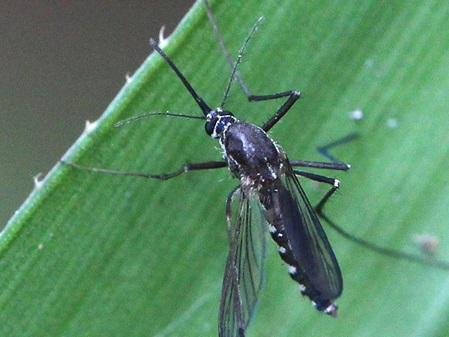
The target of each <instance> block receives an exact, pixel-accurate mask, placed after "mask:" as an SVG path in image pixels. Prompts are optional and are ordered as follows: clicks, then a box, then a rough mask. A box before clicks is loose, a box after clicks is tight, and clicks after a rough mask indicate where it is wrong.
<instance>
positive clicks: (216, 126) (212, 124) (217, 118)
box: [204, 108, 237, 138]
mask: <svg viewBox="0 0 449 337" xmlns="http://www.w3.org/2000/svg"><path fill="white" fill-rule="evenodd" d="M206 120H207V121H206V125H205V126H204V128H205V129H206V132H207V134H208V135H209V136H211V137H212V138H219V137H220V135H221V134H222V133H223V132H224V131H225V130H226V128H227V127H228V126H229V125H231V124H233V123H235V122H236V121H237V119H236V118H235V117H234V116H233V115H232V113H230V112H229V111H223V110H221V109H220V108H217V109H215V110H212V111H210V112H209V113H208V114H207V115H206Z"/></svg>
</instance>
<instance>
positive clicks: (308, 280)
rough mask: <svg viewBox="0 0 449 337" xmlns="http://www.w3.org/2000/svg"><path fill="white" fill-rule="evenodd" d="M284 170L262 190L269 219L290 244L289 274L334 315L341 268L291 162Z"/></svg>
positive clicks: (340, 289) (310, 296) (341, 285)
mask: <svg viewBox="0 0 449 337" xmlns="http://www.w3.org/2000/svg"><path fill="white" fill-rule="evenodd" d="M285 169H286V170H285V172H284V174H282V175H281V176H280V177H279V178H278V179H276V180H274V181H272V182H271V183H270V185H269V186H268V187H267V188H265V189H264V191H263V192H261V202H262V204H263V205H264V207H265V208H266V211H267V219H268V222H269V223H270V225H271V226H273V228H274V231H276V233H281V234H280V238H282V239H279V240H277V239H276V237H275V236H274V237H273V238H274V239H275V240H276V241H281V240H282V243H283V244H287V247H285V248H286V249H285V251H284V252H285V254H286V255H284V256H283V259H284V260H285V261H287V262H288V263H290V264H293V265H291V267H293V272H291V274H290V275H291V276H292V278H294V279H295V280H297V281H298V282H299V283H301V284H302V285H303V287H302V292H303V294H305V295H307V296H308V297H309V298H310V299H311V300H312V301H313V302H314V303H315V305H316V307H317V309H318V310H321V311H326V312H327V313H328V314H331V315H334V314H336V306H335V305H333V301H334V300H335V299H336V298H338V297H339V296H340V295H341V292H342V289H343V280H342V276H341V271H340V267H339V266H338V262H337V259H336V258H335V255H334V253H333V251H332V248H331V246H330V243H329V241H328V239H327V236H326V234H325V233H324V230H323V228H322V227H321V224H320V222H319V220H318V217H317V215H316V213H315V211H314V209H313V207H312V206H311V205H310V202H309V200H308V199H307V197H306V195H305V193H304V190H303V189H302V187H301V185H300V184H299V181H298V179H297V178H296V176H295V174H294V173H293V171H292V169H291V167H290V165H288V164H286V165H285ZM284 236H286V237H284ZM278 243H279V242H278ZM287 255H288V256H287ZM290 255H292V256H290Z"/></svg>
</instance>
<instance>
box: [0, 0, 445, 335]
mask: <svg viewBox="0 0 449 337" xmlns="http://www.w3.org/2000/svg"><path fill="white" fill-rule="evenodd" d="M213 12H214V14H215V16H216V19H217V21H218V24H219V26H220V28H221V30H222V33H223V35H224V38H225V41H226V43H227V46H228V48H229V50H230V52H231V54H232V55H236V54H237V51H238V50H239V48H240V47H241V45H242V43H243V41H244V39H245V38H246V36H247V34H248V32H249V30H250V29H251V27H252V26H253V24H254V23H255V22H256V20H257V18H258V17H259V16H261V15H263V16H265V18H266V20H265V22H264V23H263V25H262V26H261V28H260V29H259V32H258V33H257V34H256V36H255V37H254V38H253V40H252V41H251V43H250V45H249V47H248V49H247V52H246V54H245V57H244V62H243V64H242V65H241V67H240V69H239V70H240V72H241V74H242V76H243V77H244V78H245V80H246V82H247V85H248V86H249V87H250V89H251V90H252V92H253V93H256V94H269V93H274V92H280V91H285V90H290V89H297V90H301V91H302V92H303V94H304V95H303V99H301V100H300V101H299V102H298V103H297V104H296V105H295V107H294V108H293V109H292V111H291V112H289V114H288V115H287V116H286V117H285V119H283V120H282V121H281V122H280V123H279V124H278V125H276V127H275V128H274V129H273V131H272V132H271V135H272V136H273V138H274V139H276V140H277V141H279V143H280V144H282V146H283V147H284V149H285V150H286V152H287V153H288V154H289V156H290V158H291V159H305V160H322V158H321V157H320V156H319V154H317V153H316V151H315V148H316V146H319V145H324V144H326V143H328V142H331V141H333V140H335V139H338V138H339V137H342V136H344V135H346V134H348V133H350V132H354V131H356V132H358V134H359V135H360V138H359V139H357V140H355V141H353V142H351V143H348V144H344V145H342V146H340V147H339V148H337V149H335V151H334V152H335V153H334V155H336V156H337V157H338V158H340V159H341V160H343V161H345V162H348V163H350V164H352V167H353V169H352V170H351V171H350V172H349V173H338V172H337V173H335V172H328V173H326V174H328V175H330V176H338V178H339V179H340V180H341V182H342V187H341V189H340V190H339V193H338V194H337V196H335V197H334V198H333V199H332V200H331V202H330V204H329V205H328V207H327V208H326V211H327V214H328V215H329V216H331V217H332V219H333V220H334V221H336V222H337V223H338V224H340V225H341V226H343V227H344V228H345V229H346V230H348V231H350V232H351V233H353V234H356V235H359V236H361V237H364V238H368V239H370V240H372V241H374V242H376V243H379V244H382V245H384V246H386V247H390V248H396V249H401V250H405V251H409V252H411V253H416V254H420V251H419V249H418V247H417V246H416V244H414V242H413V236H414V235H417V234H422V233H430V234H432V235H435V237H436V238H439V239H440V241H441V243H440V247H439V250H438V252H437V255H438V256H440V257H441V258H442V259H444V258H446V259H449V244H448V242H447V240H446V238H447V236H448V234H449V226H447V225H446V224H447V219H448V217H449V210H448V207H447V205H448V204H449V200H448V199H449V187H448V186H449V184H448V183H447V172H446V169H447V167H448V165H449V156H448V151H449V141H448V140H449V139H448V138H449V136H448V134H449V133H448V130H449V118H448V117H447V111H448V110H449V95H448V94H447V88H448V87H449V75H448V74H449V57H448V56H449V55H448V50H449V36H448V34H447V32H448V31H449V20H448V17H449V4H447V3H445V2H431V1H427V2H416V3H411V2H406V1H383V2H380V1H354V0H353V1H347V2H344V3H342V2H338V1H331V0H322V1H313V2H311V1H298V0H295V1H293V0H286V1H282V2H274V1H255V0H249V1H245V2H237V1H234V0H233V1H226V2H224V1H223V2H221V3H218V1H217V3H214V4H213ZM165 50H166V52H167V53H168V54H169V55H170V57H171V58H172V59H173V60H174V62H175V63H176V64H177V65H178V66H179V68H180V69H181V71H182V72H183V73H184V74H185V76H186V77H187V78H188V79H189V81H190V82H191V83H192V85H193V86H194V88H195V89H196V90H197V91H198V93H199V94H200V95H201V96H202V97H203V98H204V99H205V100H206V102H208V103H209V104H210V105H212V106H214V105H218V104H219V103H220V102H221V100H222V95H223V91H224V88H225V86H226V82H227V80H228V78H229V67H228V65H227V64H226V61H225V59H224V57H223V55H222V53H221V51H220V48H219V46H218V43H217V41H216V39H215V36H214V34H213V31H212V29H211V27H210V23H209V22H208V20H207V17H206V14H205V10H204V6H203V5H202V4H201V3H197V4H196V5H195V6H194V8H193V9H192V11H191V12H189V13H188V14H187V16H186V18H185V19H184V20H183V21H182V23H181V24H180V26H179V27H178V29H177V30H176V32H175V33H174V34H173V36H172V37H171V39H170V41H169V44H168V46H167V47H166V49H165ZM280 104H281V102H264V103H248V102H247V101H246V99H245V97H244V95H243V94H242V93H241V91H240V88H238V86H235V87H234V88H233V90H232V91H231V96H230V99H229V101H228V104H227V106H226V108H227V109H229V110H231V111H233V112H234V113H235V115H236V116H238V117H239V118H242V119H244V120H248V121H251V122H254V123H256V124H259V125H260V124H261V123H262V122H263V121H265V120H266V119H267V118H268V117H269V116H271V115H272V114H273V112H274V111H276V109H277V108H278V107H279V105H280ZM357 109H360V110H362V111H363V113H364V118H363V119H362V120H360V121H354V120H351V119H350V117H349V114H350V112H351V111H354V110H357ZM165 111H170V112H173V113H185V114H192V115H200V111H198V108H197V106H196V105H195V102H194V101H193V100H192V98H191V97H190V96H189V94H188V93H187V92H186V90H185V89H184V88H183V87H182V84H181V83H180V81H179V80H178V79H177V78H176V76H175V75H174V74H173V72H172V71H171V70H170V69H169V67H168V66H167V64H165V63H164V62H163V60H162V59H161V57H160V56H158V55H155V54H152V55H151V56H150V57H149V58H148V60H146V61H145V62H144V64H143V65H142V67H141V68H140V69H139V70H138V71H137V72H136V74H134V75H133V77H132V78H131V79H130V81H129V83H127V85H126V86H125V87H124V88H123V90H122V91H121V92H120V93H119V94H118V96H117V97H116V99H115V100H114V101H113V102H112V103H111V105H110V106H109V107H108V109H107V110H106V112H105V113H104V115H103V117H102V118H101V119H100V120H99V121H97V122H96V124H94V126H93V127H91V128H90V129H89V130H88V131H86V132H85V133H84V134H83V135H82V136H81V138H80V139H79V140H78V141H77V142H76V143H75V144H74V146H73V147H72V148H71V149H70V150H69V151H68V153H67V154H66V156H65V157H64V158H65V159H66V160H67V161H71V162H76V163H80V164H83V165H86V166H92V167H100V168H105V169H114V170H122V171H130V172H145V173H154V174H158V173H165V172H172V171H174V170H176V169H177V168H179V167H180V166H181V165H182V164H183V163H186V162H201V161H206V160H219V159H220V156H221V154H220V152H219V151H217V149H216V148H217V143H216V141H215V140H213V139H210V138H208V137H207V136H206V134H205V133H204V129H203V124H202V122H201V121H198V120H186V119H180V118H174V117H151V118H148V119H146V120H142V121H140V122H134V123H131V124H128V125H125V126H122V127H120V128H114V123H116V122H118V121H120V120H123V119H125V118H129V117H131V116H136V115H140V114H143V113H146V112H165ZM301 181H303V180H301ZM236 184H237V181H235V180H232V179H231V178H230V175H229V173H228V172H227V170H224V169H223V170H215V171H204V172H190V173H188V174H184V175H181V176H180V177H177V178H176V179H171V180H168V181H155V180H143V179H139V178H135V177H124V176H111V175H107V174H100V173H93V172H88V171H82V170H75V169H73V168H70V167H66V166H61V165H57V166H56V167H55V169H54V170H52V172H50V173H49V174H48V175H47V177H46V178H45V180H44V181H43V184H42V186H40V187H39V188H37V189H36V190H35V191H34V192H33V193H32V194H31V196H30V197H29V198H28V199H27V201H26V202H25V203H24V205H23V206H22V207H21V209H20V210H19V211H18V212H17V214H16V215H15V216H14V217H13V219H11V221H10V222H9V224H8V226H7V228H6V230H5V231H4V232H3V234H2V236H1V240H0V254H1V255H0V256H1V260H0V268H1V275H2V277H1V279H0V285H1V289H2V291H1V293H0V318H1V324H0V335H2V336H33V337H36V336H66V337H67V336H215V335H216V334H217V332H216V331H217V312H218V303H219V298H220V290H221V280H222V274H223V269H224V264H225V260H226V255H227V249H228V241H227V232H226V224H225V219H224V213H225V212H224V207H225V200H226V197H227V194H228V193H229V191H231V189H232V188H233V187H234V186H235V185H236ZM303 185H304V187H305V189H306V190H307V191H308V193H309V194H310V197H311V200H312V201H314V202H316V201H318V200H319V198H320V196H322V195H323V193H325V191H326V188H327V187H326V186H322V187H319V189H318V190H317V188H316V185H315V184H313V183H311V182H309V181H307V180H304V181H303ZM325 229H326V228H325ZM327 232H328V234H329V237H330V240H331V242H332V244H333V247H334V250H335V252H336V255H337V257H338V259H339V261H340V264H341V267H342V270H343V273H344V280H345V290H344V292H343V295H342V297H341V298H340V299H339V301H338V304H339V306H340V311H339V314H340V317H339V318H338V319H336V320H334V319H331V318H329V317H327V316H325V315H321V314H319V313H317V312H316V310H314V309H313V308H312V307H311V306H310V303H309V301H308V300H307V299H305V298H301V296H300V293H299V291H298V289H297V285H296V284H295V283H294V282H292V281H291V280H290V279H289V277H288V275H287V272H286V271H285V267H284V266H283V265H282V262H281V260H280V259H279V257H278V256H277V253H276V247H275V244H272V245H271V246H270V254H269V255H270V256H269V260H268V265H267V283H266V287H265V291H264V292H263V294H262V296H261V300H260V304H259V308H258V310H257V313H256V315H255V318H254V321H253V324H252V326H251V327H250V329H249V331H248V336H278V337H279V336H303V337H304V336H317V335H321V336H329V335H332V336H448V335H449V332H448V331H449V323H448V322H449V320H448V316H449V309H448V306H447V305H446V303H447V301H448V300H449V284H448V283H447V279H448V273H447V272H445V271H441V270H436V269H434V268H431V267H425V266H421V265H413V264H410V263H407V262H404V261H398V260H394V259H391V258H387V257H385V256H381V255H377V254H374V253H372V252H370V251H367V250H366V249H364V248H363V247H359V246H357V245H354V244H353V243H350V242H348V241H346V240H344V239H343V238H341V237H339V236H338V235H337V234H335V233H333V232H332V231H331V230H327Z"/></svg>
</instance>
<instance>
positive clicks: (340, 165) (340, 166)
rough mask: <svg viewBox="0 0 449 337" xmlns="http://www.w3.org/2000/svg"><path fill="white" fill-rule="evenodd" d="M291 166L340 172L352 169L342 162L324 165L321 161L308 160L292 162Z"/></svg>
mask: <svg viewBox="0 0 449 337" xmlns="http://www.w3.org/2000/svg"><path fill="white" fill-rule="evenodd" d="M289 163H290V165H291V166H299V167H311V168H317V169H327V170H340V171H347V170H349V169H350V168H351V165H348V164H345V163H342V162H332V163H324V162H320V161H307V160H290V161H289Z"/></svg>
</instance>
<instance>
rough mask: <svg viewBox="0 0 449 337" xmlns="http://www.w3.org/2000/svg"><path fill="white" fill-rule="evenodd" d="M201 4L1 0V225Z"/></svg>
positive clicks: (159, 0)
mask: <svg viewBox="0 0 449 337" xmlns="http://www.w3.org/2000/svg"><path fill="white" fill-rule="evenodd" d="M193 2H194V1H193V0H182V1H179V0H177V1H167V0H156V1H155V0H153V1H126V2H118V1H117V2H102V1H96V2H78V1H56V2H50V1H48V2H22V1H17V2H11V3H9V4H6V3H2V4H0V31H1V32H0V46H1V52H0V55H1V56H0V121H1V131H0V137H1V138H0V158H1V165H0V228H2V227H3V226H4V225H5V224H6V222H7V221H8V219H9V218H10V217H11V216H12V215H13V213H14V211H15V210H16V209H17V208H18V207H19V206H20V205H21V204H22V202H23V201H24V200H25V198H26V197H27V195H28V194H29V193H30V192H31V191H32V189H33V180H32V177H33V176H35V175H37V174H38V173H40V172H41V173H42V174H44V175H45V174H46V172H48V171H49V170H50V169H51V168H52V167H53V166H54V165H55V163H56V162H57V160H58V159H59V158H60V157H61V155H62V154H63V153H64V152H65V151H66V150H67V149H68V148H69V147H70V145H71V144H72V143H73V142H74V141H75V140H76V139H77V138H78V136H79V135H80V134H81V133H82V131H83V128H84V123H85V121H86V120H90V121H95V120H96V119H97V118H98V117H99V116H100V115H101V113H102V112H103V111H104V110H105V109H106V107H107V105H108V104H109V102H111V100H112V99H113V98H114V96H115V95H116V93H117V92H118V91H119V90H120V88H121V87H122V86H123V85H124V83H125V75H126V74H127V73H129V74H132V73H133V72H134V71H135V70H136V69H137V68H138V67H139V65H140V64H141V63H142V62H143V60H144V59H145V58H146V57H147V56H148V54H149V53H150V52H151V48H150V47H149V45H148V40H149V38H150V37H155V38H157V37H158V34H159V30H160V28H161V26H163V25H165V26H166V30H165V32H166V35H168V34H170V33H171V32H172V30H173V29H174V28H175V27H176V25H177V23H178V22H179V21H180V19H181V18H182V17H183V16H184V14H185V13H186V12H187V10H188V9H189V8H190V7H191V5H192V4H193Z"/></svg>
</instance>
